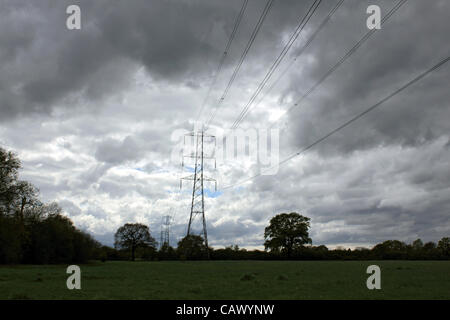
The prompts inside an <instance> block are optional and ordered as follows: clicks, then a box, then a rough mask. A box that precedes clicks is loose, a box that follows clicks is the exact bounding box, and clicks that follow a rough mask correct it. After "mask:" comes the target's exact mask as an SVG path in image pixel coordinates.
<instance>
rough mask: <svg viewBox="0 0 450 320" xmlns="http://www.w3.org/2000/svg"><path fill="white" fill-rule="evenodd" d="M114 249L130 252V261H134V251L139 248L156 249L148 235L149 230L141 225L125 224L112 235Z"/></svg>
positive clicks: (154, 243)
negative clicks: (148, 247) (149, 247)
mask: <svg viewBox="0 0 450 320" xmlns="http://www.w3.org/2000/svg"><path fill="white" fill-rule="evenodd" d="M114 240H115V241H114V247H115V248H116V249H126V250H130V251H131V260H132V261H134V259H135V252H136V249H137V248H138V247H140V246H151V247H156V241H155V239H154V238H153V237H152V236H151V235H150V230H149V228H148V227H147V226H146V225H143V224H141V223H126V224H125V225H123V226H122V227H120V228H119V229H117V232H116V234H115V235H114Z"/></svg>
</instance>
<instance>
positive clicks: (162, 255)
mask: <svg viewBox="0 0 450 320" xmlns="http://www.w3.org/2000/svg"><path fill="white" fill-rule="evenodd" d="M158 258H159V259H160V260H175V259H176V258H177V253H176V251H175V249H174V248H173V247H171V246H169V245H168V244H167V242H164V244H163V245H162V246H161V248H160V249H159V252H158Z"/></svg>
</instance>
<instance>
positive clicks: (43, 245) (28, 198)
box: [0, 148, 101, 264]
mask: <svg viewBox="0 0 450 320" xmlns="http://www.w3.org/2000/svg"><path fill="white" fill-rule="evenodd" d="M20 168H21V162H20V160H19V158H18V157H17V155H16V154H14V153H13V152H11V151H6V150H4V149H3V148H0V263H1V264H6V263H7V264H17V263H33V264H47V263H80V262H87V261H88V260H89V259H92V258H94V257H95V255H96V254H97V252H98V250H99V249H100V248H101V244H100V243H99V242H97V241H96V240H94V239H93V238H92V237H91V236H90V235H89V234H87V233H85V232H83V231H81V230H79V229H77V228H76V227H75V226H74V224H73V222H72V221H71V220H70V219H69V218H67V217H66V216H64V215H63V214H62V209H61V207H60V206H59V205H58V204H57V203H56V202H53V203H43V202H42V201H40V200H39V190H38V189H37V188H36V187H35V186H33V185H32V184H31V183H29V182H27V181H23V180H19V169H20Z"/></svg>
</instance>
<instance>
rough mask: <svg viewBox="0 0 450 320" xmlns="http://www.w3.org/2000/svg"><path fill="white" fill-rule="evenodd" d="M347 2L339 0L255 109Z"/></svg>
mask: <svg viewBox="0 0 450 320" xmlns="http://www.w3.org/2000/svg"><path fill="white" fill-rule="evenodd" d="M344 1H345V0H339V1H338V2H337V3H336V5H335V6H334V7H333V8H332V9H331V11H330V12H329V13H328V15H327V16H326V17H325V19H323V21H322V22H321V23H320V25H319V27H318V28H317V29H316V30H315V31H314V32H313V34H312V35H311V36H310V37H309V39H308V40H307V41H306V42H305V44H304V45H303V46H302V48H301V49H300V50H299V51H298V52H297V54H296V56H295V57H294V59H292V60H291V61H290V63H289V64H288V65H287V66H286V68H284V70H283V71H282V72H281V73H280V75H279V76H278V77H277V78H276V79H275V80H274V81H273V82H272V84H271V85H270V87H269V88H268V89H267V90H266V91H265V92H264V94H263V95H262V97H261V98H260V99H259V101H258V102H257V103H256V104H255V105H254V107H253V108H256V107H257V106H259V104H260V103H261V101H263V100H264V99H265V98H266V97H267V95H268V94H269V93H270V92H271V91H272V90H273V88H274V87H275V86H276V85H277V83H278V82H279V81H280V80H281V78H283V77H284V75H285V74H286V73H287V72H288V71H289V70H290V69H291V68H292V65H293V64H294V63H295V62H296V61H297V59H298V58H299V57H300V56H301V55H302V54H303V52H305V50H306V49H307V48H308V47H309V45H310V44H311V42H313V40H314V39H315V38H316V36H317V35H318V34H319V32H320V31H321V30H322V29H323V28H324V27H325V26H326V24H327V23H328V22H329V21H330V20H331V17H332V16H333V15H334V13H335V12H336V11H337V10H338V9H339V7H340V6H341V5H342V3H343V2H344Z"/></svg>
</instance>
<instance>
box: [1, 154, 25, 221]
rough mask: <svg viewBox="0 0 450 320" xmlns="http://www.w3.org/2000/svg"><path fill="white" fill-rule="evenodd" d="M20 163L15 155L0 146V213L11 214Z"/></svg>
mask: <svg viewBox="0 0 450 320" xmlns="http://www.w3.org/2000/svg"><path fill="white" fill-rule="evenodd" d="M20 168H21V163H20V160H19V158H18V157H17V155H16V154H15V153H13V152H11V151H6V150H5V149H3V148H0V215H9V214H12V213H13V212H12V210H13V209H14V206H13V202H14V199H15V198H16V184H17V181H18V176H19V169H20Z"/></svg>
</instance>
